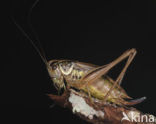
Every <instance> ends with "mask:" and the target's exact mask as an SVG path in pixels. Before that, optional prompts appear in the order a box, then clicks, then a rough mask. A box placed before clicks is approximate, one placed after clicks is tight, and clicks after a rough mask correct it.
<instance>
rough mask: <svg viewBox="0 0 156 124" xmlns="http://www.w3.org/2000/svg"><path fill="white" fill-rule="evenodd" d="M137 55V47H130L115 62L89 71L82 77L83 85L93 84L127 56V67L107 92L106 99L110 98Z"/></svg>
mask: <svg viewBox="0 0 156 124" xmlns="http://www.w3.org/2000/svg"><path fill="white" fill-rule="evenodd" d="M135 55H136V50H135V49H130V50H127V51H126V52H124V53H123V54H122V55H121V56H120V57H118V58H117V59H116V60H114V61H113V62H111V63H109V64H107V65H104V66H100V67H97V68H94V69H93V70H91V71H90V72H89V73H87V74H86V75H85V76H84V77H83V78H82V79H81V82H82V83H81V85H80V86H81V87H86V86H88V85H91V84H92V83H93V82H95V81H96V80H97V79H99V78H100V77H101V76H102V75H105V74H106V73H107V72H108V71H109V70H110V69H111V68H113V67H114V66H115V65H117V64H118V63H119V62H121V61H122V60H124V59H126V58H127V57H129V58H128V60H127V62H126V65H125V67H124V68H123V70H122V71H121V73H120V75H119V76H118V78H117V79H116V81H115V83H114V84H113V86H112V87H111V88H110V90H109V91H108V93H107V94H106V96H105V98H104V101H106V99H107V98H108V96H109V94H110V93H111V91H112V90H113V89H114V88H115V86H116V85H117V84H121V80H122V79H123V77H124V74H125V72H126V70H127V68H128V66H129V64H130V63H131V62H132V60H133V58H134V56H135Z"/></svg>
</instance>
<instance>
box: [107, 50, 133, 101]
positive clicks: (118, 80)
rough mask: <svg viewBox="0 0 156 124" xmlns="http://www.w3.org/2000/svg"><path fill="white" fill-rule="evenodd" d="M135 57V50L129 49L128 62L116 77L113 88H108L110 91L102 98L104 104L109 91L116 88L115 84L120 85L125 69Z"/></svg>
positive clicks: (109, 92)
mask: <svg viewBox="0 0 156 124" xmlns="http://www.w3.org/2000/svg"><path fill="white" fill-rule="evenodd" d="M135 55H136V50H135V49H131V50H130V51H129V55H128V57H129V58H128V60H127V62H126V64H125V66H124V68H123V69H122V71H121V72H120V74H119V76H118V77H117V79H116V81H115V83H114V84H113V86H112V87H111V88H110V90H109V91H108V92H107V94H106V96H105V98H104V102H105V101H106V100H107V98H108V96H109V95H110V94H111V91H112V90H113V89H114V88H115V87H116V85H117V84H119V85H120V84H121V81H122V79H123V77H124V74H125V72H126V70H127V68H128V66H129V65H130V63H131V62H132V60H133V59H134V57H135Z"/></svg>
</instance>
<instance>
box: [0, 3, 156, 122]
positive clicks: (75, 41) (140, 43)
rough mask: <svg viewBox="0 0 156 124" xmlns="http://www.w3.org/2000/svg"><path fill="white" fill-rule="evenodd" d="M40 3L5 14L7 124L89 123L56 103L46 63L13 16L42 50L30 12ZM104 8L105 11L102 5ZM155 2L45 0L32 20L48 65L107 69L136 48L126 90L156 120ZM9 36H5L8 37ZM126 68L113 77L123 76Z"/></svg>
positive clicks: (3, 83)
mask: <svg viewBox="0 0 156 124" xmlns="http://www.w3.org/2000/svg"><path fill="white" fill-rule="evenodd" d="M33 3H34V1H27V0H13V1H12V2H10V3H9V4H8V3H7V7H5V9H4V12H3V13H4V15H5V18H6V19H7V20H5V22H6V25H5V23H3V26H4V30H3V33H1V34H2V37H3V36H4V39H2V37H1V43H2V45H1V46H2V47H3V48H4V49H1V50H2V52H1V53H2V54H3V56H2V62H4V63H3V64H1V70H2V72H3V75H2V78H1V83H0V85H1V86H0V88H1V90H0V91H1V99H0V102H1V106H0V107H1V112H2V113H3V116H2V118H3V117H7V118H6V120H5V121H7V120H11V121H19V122H23V121H26V122H38V121H40V122H43V123H59V124H60V123H62V121H63V122H65V123H79V124H82V123H86V122H84V121H82V120H80V119H79V118H77V117H76V116H74V115H73V114H72V113H71V112H70V111H68V110H66V109H63V108H61V107H59V106H55V107H53V108H49V106H50V105H51V104H53V102H52V101H51V100H50V99H49V98H48V97H47V96H46V94H47V93H56V91H55V89H54V88H53V85H52V81H51V80H50V78H49V76H48V73H47V70H46V68H45V65H44V63H43V62H42V60H41V59H40V57H39V56H38V54H37V53H36V51H35V50H34V48H33V47H32V45H31V44H30V42H29V40H28V39H27V38H26V37H25V36H24V35H23V34H22V33H21V32H20V31H19V30H18V28H17V27H16V26H15V24H14V23H13V21H12V19H11V18H12V17H14V18H15V20H16V22H17V23H18V24H20V25H21V26H22V27H23V29H24V30H25V31H26V32H27V33H28V35H29V36H30V37H31V39H33V40H34V43H36V44H37V45H38V42H37V41H36V39H35V36H34V34H33V33H32V30H31V28H29V26H28V21H27V19H28V11H29V10H30V7H31V6H32V5H33ZM90 4H92V5H90ZM100 5H101V6H100ZM155 9H156V2H155V1H151V0H150V1H127V2H125V1H122V2H119V1H104V3H98V6H96V5H95V3H90V2H89V3H87V4H85V3H73V2H72V3H71V2H66V3H62V2H61V1H59V2H58V3H56V2H52V1H39V2H38V4H37V5H36V6H35V7H34V9H33V11H32V13H31V21H32V25H33V26H34V28H35V30H36V32H37V36H38V37H39V39H40V42H41V44H42V47H43V49H44V51H45V53H46V57H47V59H48V60H50V59H72V60H79V61H83V62H89V63H93V64H97V65H103V64H107V63H109V62H111V61H112V60H114V59H115V58H117V57H118V56H119V55H120V54H122V53H123V52H124V51H126V50H127V49H130V48H136V49H137V51H138V52H137V56H136V58H135V59H134V61H133V62H132V64H131V65H130V67H129V69H128V71H127V73H126V76H125V78H124V80H123V84H122V86H123V87H124V89H125V90H126V91H127V93H128V94H129V95H130V96H131V97H133V98H139V97H142V96H146V97H147V100H146V101H145V102H143V103H141V104H138V105H136V106H135V107H136V108H138V109H139V110H141V111H143V112H145V113H151V114H155V115H156V107H155V104H156V100H155V93H156V92H155V90H156V88H155V84H156V78H155V74H156V73H155V70H156V55H155V49H156V46H155V44H154V42H155V40H156V38H155V33H156V32H155V29H156V25H155V22H156V19H155V16H156V13H155V12H156V11H155ZM3 34H4V35H3ZM123 64H124V63H121V64H119V65H118V66H116V67H115V68H114V69H112V71H111V72H110V73H109V74H110V75H111V76H112V77H116V76H117V74H119V72H120V70H121V68H122V67H123Z"/></svg>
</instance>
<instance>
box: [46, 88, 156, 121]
mask: <svg viewBox="0 0 156 124" xmlns="http://www.w3.org/2000/svg"><path fill="white" fill-rule="evenodd" d="M48 96H49V97H50V99H52V100H53V101H54V102H55V103H56V104H58V105H60V106H62V107H64V108H69V109H70V110H72V112H73V113H74V114H76V115H77V116H79V117H80V118H81V119H83V120H86V121H87V122H90V123H92V124H156V122H153V123H146V122H144V123H140V122H131V121H127V120H123V121H121V120H122V119H123V112H124V113H126V115H129V114H130V113H131V112H134V113H137V114H140V115H147V116H149V115H148V114H143V113H142V112H140V111H138V110H137V109H135V108H132V107H120V106H116V105H113V104H110V103H103V102H102V101H99V100H97V99H93V98H92V100H90V98H89V96H87V95H85V94H83V93H81V92H76V91H74V90H71V89H70V90H66V91H65V92H64V93H63V94H62V95H61V96H57V95H53V94H48ZM74 100H75V101H74ZM153 117H154V116H153ZM154 118H155V117H154ZM155 120H156V118H155ZM144 121H145V119H144Z"/></svg>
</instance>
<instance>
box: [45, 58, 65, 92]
mask: <svg viewBox="0 0 156 124" xmlns="http://www.w3.org/2000/svg"><path fill="white" fill-rule="evenodd" d="M47 70H48V73H49V76H50V77H51V79H52V81H53V83H54V86H55V88H56V89H57V90H61V89H62V88H65V83H64V78H63V75H62V73H61V71H60V68H59V61H58V60H50V61H48V63H47Z"/></svg>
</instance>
